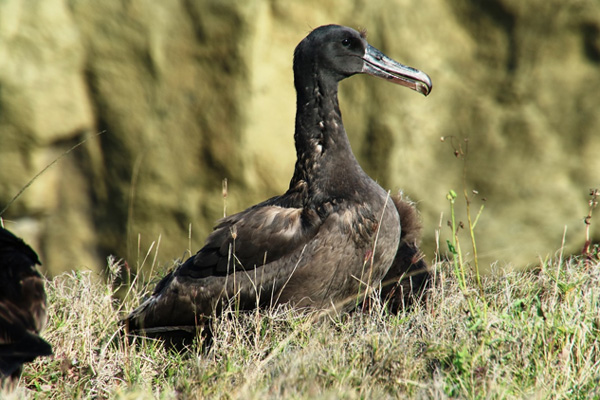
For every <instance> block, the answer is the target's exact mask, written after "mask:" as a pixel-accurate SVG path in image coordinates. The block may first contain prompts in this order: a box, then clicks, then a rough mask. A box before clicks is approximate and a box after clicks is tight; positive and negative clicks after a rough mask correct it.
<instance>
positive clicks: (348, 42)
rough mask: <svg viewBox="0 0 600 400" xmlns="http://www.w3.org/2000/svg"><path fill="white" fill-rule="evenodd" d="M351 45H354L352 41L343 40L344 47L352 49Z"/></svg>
mask: <svg viewBox="0 0 600 400" xmlns="http://www.w3.org/2000/svg"><path fill="white" fill-rule="evenodd" d="M350 44H352V41H351V40H350V39H344V40H342V46H344V47H350Z"/></svg>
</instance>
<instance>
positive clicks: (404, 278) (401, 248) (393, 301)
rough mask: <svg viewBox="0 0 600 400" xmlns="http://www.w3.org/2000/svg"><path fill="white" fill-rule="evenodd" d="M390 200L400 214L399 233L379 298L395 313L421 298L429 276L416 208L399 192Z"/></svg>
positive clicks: (429, 278)
mask: <svg viewBox="0 0 600 400" xmlns="http://www.w3.org/2000/svg"><path fill="white" fill-rule="evenodd" d="M392 200H393V201H394V205H395V206H396V209H397V210H398V214H399V215H400V225H401V226H402V233H401V235H400V244H399V245H398V252H397V253H396V257H395V258H394V261H393V262H392V266H391V267H390V269H389V271H388V273H387V274H386V275H385V277H384V278H383V280H382V281H381V299H382V300H383V301H384V302H385V303H387V308H388V310H389V311H390V312H392V313H397V312H398V311H399V310H400V309H402V308H404V307H405V306H408V305H410V304H412V302H413V301H414V299H415V298H419V297H420V296H422V295H423V292H424V290H425V289H426V288H427V286H428V285H429V282H430V280H431V273H430V271H429V268H428V266H427V263H426V262H425V259H424V255H423V253H421V251H420V250H419V245H420V240H421V221H420V220H419V215H418V213H417V209H416V208H415V205H414V204H413V203H412V202H411V201H410V200H408V199H406V198H404V196H403V195H402V193H398V194H396V195H394V196H392Z"/></svg>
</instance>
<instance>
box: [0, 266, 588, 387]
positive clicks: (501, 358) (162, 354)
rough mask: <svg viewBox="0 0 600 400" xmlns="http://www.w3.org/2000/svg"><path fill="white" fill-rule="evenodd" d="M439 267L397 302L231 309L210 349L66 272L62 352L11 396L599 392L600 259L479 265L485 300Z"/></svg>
mask: <svg viewBox="0 0 600 400" xmlns="http://www.w3.org/2000/svg"><path fill="white" fill-rule="evenodd" d="M434 267H435V271H436V285H435V289H434V290H432V291H431V292H430V294H429V300H428V301H427V303H426V304H425V305H423V306H418V307H416V308H414V309H412V310H410V311H407V312H405V313H403V314H401V315H398V316H390V315H387V314H386V313H385V312H382V311H381V307H379V306H378V305H377V304H375V306H374V307H373V309H371V310H369V311H365V312H362V313H355V314H353V315H350V316H344V317H340V318H338V319H335V318H321V319H318V320H317V319H315V318H314V317H311V316H308V315H302V314H298V313H297V312H293V311H291V310H285V309H280V310H274V311H261V312H260V313H253V314H250V315H240V316H236V315H234V314H233V313H231V314H229V315H227V316H225V317H223V318H220V319H219V320H218V321H216V322H215V327H216V337H215V342H214V344H213V346H212V347H211V349H210V350H209V351H205V352H202V350H200V349H199V347H200V346H197V347H196V348H195V349H194V350H193V351H191V352H189V353H187V354H184V355H178V354H174V353H173V352H168V351H165V350H164V348H163V347H162V346H160V345H159V344H157V343H155V342H151V341H146V342H143V343H141V344H139V345H135V346H129V345H127V344H126V343H125V342H124V341H123V340H122V339H120V338H119V337H118V336H117V335H116V334H115V332H116V331H117V329H118V320H119V316H120V315H123V312H124V311H123V310H130V309H131V308H132V307H133V306H134V305H136V304H134V303H136V302H137V301H139V298H140V297H141V296H142V295H143V293H142V290H140V293H137V292H132V293H130V295H129V296H128V298H129V299H135V300H127V301H125V303H124V304H123V305H120V304H119V303H117V302H116V301H114V300H113V296H112V294H113V290H112V289H111V287H110V285H107V284H106V283H103V281H102V280H101V279H98V278H97V277H94V276H92V275H91V274H90V273H79V272H73V273H71V274H67V275H62V276H59V277H57V278H55V279H54V280H53V281H51V282H49V283H48V286H47V292H48V295H49V304H50V310H49V314H50V321H49V324H48V327H47V329H46V331H45V333H44V337H46V338H47V339H48V340H49V341H50V343H52V345H53V346H54V352H55V355H54V357H53V358H43V359H39V360H38V361H36V362H35V363H32V364H29V365H28V366H27V367H26V368H25V372H24V375H23V378H22V380H21V383H20V387H19V389H18V391H17V392H16V393H14V394H13V397H15V398H21V397H24V396H27V397H29V398H53V399H72V398H86V397H100V398H103V397H109V398H127V399H133V398H135V399H138V398H166V399H168V398H175V397H178V398H239V399H249V398H260V399H262V398H281V397H285V398H311V399H314V398H331V399H335V398H350V399H352V398H385V397H391V398H394V397H396V398H448V397H456V398H565V397H568V398H590V397H594V396H596V397H600V389H598V386H599V383H600V344H599V343H600V342H599V341H598V339H599V338H600V311H599V310H600V308H599V306H600V299H599V295H600V284H599V280H600V265H599V264H598V262H595V265H587V266H586V265H585V264H584V263H583V262H581V261H577V260H570V261H562V262H561V261H553V262H548V263H546V264H545V265H543V267H542V269H540V270H538V271H536V272H507V273H503V274H498V275H492V276H487V277H484V278H483V286H484V288H485V300H482V299H481V298H480V297H479V296H478V295H477V294H476V293H477V291H475V290H472V293H473V294H471V293H468V294H466V295H465V294H463V292H462V291H461V289H460V288H459V286H458V284H457V281H456V279H455V276H454V273H453V272H452V271H453V267H452V266H451V265H449V264H448V263H438V264H436V265H435V266H434ZM468 279H471V278H468ZM467 285H468V287H472V288H474V287H475V286H476V285H475V283H474V282H473V281H472V280H470V281H469V282H467ZM0 397H1V396H0Z"/></svg>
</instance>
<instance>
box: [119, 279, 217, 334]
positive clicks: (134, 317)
mask: <svg viewBox="0 0 600 400" xmlns="http://www.w3.org/2000/svg"><path fill="white" fill-rule="evenodd" d="M189 289H190V288H189V287H183V286H182V285H181V284H180V283H179V282H178V281H177V279H175V278H174V277H173V272H171V273H169V274H168V275H167V276H166V277H165V278H163V280H162V281H161V282H160V283H159V284H158V285H157V289H156V290H155V292H154V293H153V294H152V296H150V298H148V299H147V300H146V301H144V302H143V303H142V304H141V305H140V306H139V307H137V308H136V309H135V310H133V311H132V312H131V313H130V314H129V315H128V316H127V317H126V318H125V319H123V320H122V321H121V323H122V326H123V329H124V331H125V333H126V334H127V335H129V336H145V337H149V338H154V339H161V340H165V341H167V342H171V343H173V344H176V345H177V344H180V343H182V342H188V341H190V342H191V340H193V339H194V338H195V337H196V336H197V334H198V332H200V331H202V328H203V326H204V325H205V324H206V321H207V317H206V316H205V315H206V313H202V312H200V310H197V306H196V305H195V303H194V302H193V301H192V297H191V296H190V293H188V292H189V291H190V290H189ZM208 315H210V314H208Z"/></svg>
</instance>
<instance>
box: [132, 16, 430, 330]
mask: <svg viewBox="0 0 600 400" xmlns="http://www.w3.org/2000/svg"><path fill="white" fill-rule="evenodd" d="M360 73H364V74H369V75H373V76H377V77H380V78H383V79H386V80H387V81H388V82H392V83H396V84H399V85H402V86H406V87H409V88H411V89H413V90H416V91H418V92H420V93H422V94H424V95H427V94H428V93H429V92H430V91H431V80H430V79H429V77H428V76H427V75H426V74H424V73H422V72H420V71H417V70H415V69H413V68H410V67H406V66H404V65H402V64H399V63H397V62H396V61H394V60H392V59H390V58H388V57H386V56H385V55H384V54H383V53H381V52H380V51H379V50H377V49H375V48H374V47H372V46H371V45H369V44H368V43H367V41H366V40H365V37H364V35H363V34H361V33H359V32H357V31H355V30H354V29H351V28H346V27H343V26H338V25H327V26H322V27H319V28H317V29H315V30H313V31H312V32H311V33H310V34H309V35H308V36H307V37H306V38H305V39H304V40H302V42H300V44H299V45H298V46H297V47H296V50H295V52H294V85H295V88H296V94H297V102H296V106H297V110H296V127H295V134H294V139H295V144H296V155H297V161H296V165H295V170H294V175H293V177H292V179H291V181H290V185H289V189H288V190H287V192H286V193H284V194H283V195H281V196H276V197H273V198H271V199H268V200H266V201H264V202H262V203H260V204H257V205H255V206H253V207H251V208H249V209H247V210H245V211H242V212H240V213H238V214H235V215H232V216H229V217H226V218H224V219H222V220H220V221H219V222H218V224H217V226H216V227H215V230H214V231H213V232H212V234H210V235H209V236H208V238H207V239H206V243H205V245H204V247H203V248H202V249H200V251H198V253H197V254H196V255H195V256H193V257H190V258H189V259H188V260H187V261H185V262H184V263H183V264H181V265H179V266H177V267H176V268H175V269H174V270H173V271H171V272H170V273H169V274H168V275H167V276H166V277H165V278H163V280H162V281H161V282H159V283H158V285H157V287H156V289H155V290H154V293H153V294H152V296H150V298H148V299H147V300H146V301H145V302H143V303H142V304H141V305H140V306H139V307H138V308H137V309H136V310H134V311H133V312H132V313H131V314H130V315H129V316H128V317H127V318H126V319H125V321H124V325H125V329H126V331H127V332H128V333H132V334H141V335H146V336H153V337H160V338H165V339H173V338H181V337H185V336H186V335H192V336H193V335H195V334H196V332H197V329H198V328H199V327H202V326H203V325H204V324H205V322H206V319H207V318H210V316H211V315H213V314H214V313H219V312H220V310H221V307H222V306H223V303H225V302H227V301H228V300H229V299H235V301H236V306H237V308H239V309H241V310H248V309H253V308H256V307H257V306H259V307H261V306H269V305H276V304H282V303H289V304H291V305H293V306H295V307H309V308H317V309H332V310H335V311H336V312H339V311H342V312H343V311H348V310H350V309H352V308H353V307H355V306H356V304H358V302H360V301H362V300H363V299H364V296H365V293H367V292H368V290H369V289H370V288H371V287H375V286H378V285H379V283H380V282H381V280H382V278H383V277H384V276H385V275H386V273H387V272H388V270H389V268H390V266H391V264H392V261H393V260H394V258H395V256H396V253H397V249H398V245H399V242H400V220H399V216H398V211H397V210H396V207H395V205H394V203H393V201H392V199H391V198H390V196H389V195H388V193H387V192H386V191H385V190H383V189H382V188H381V187H380V186H379V185H378V184H377V183H376V182H375V181H373V180H372V179H371V178H370V177H369V176H367V174H365V172H364V171H363V170H362V168H361V167H360V165H359V164H358V162H357V161H356V158H355V157H354V154H353V153H352V150H351V148H350V143H349V141H348V137H347V136H346V132H345V130H344V126H343V124H342V116H341V113H340V109H339V104H338V96H337V92H338V83H339V82H340V81H341V80H343V79H345V78H348V77H350V76H352V75H355V74H360Z"/></svg>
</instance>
